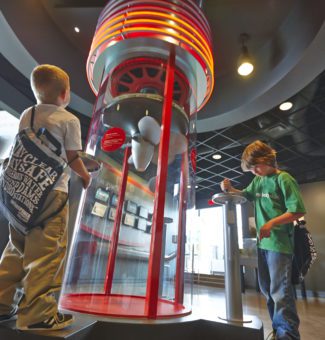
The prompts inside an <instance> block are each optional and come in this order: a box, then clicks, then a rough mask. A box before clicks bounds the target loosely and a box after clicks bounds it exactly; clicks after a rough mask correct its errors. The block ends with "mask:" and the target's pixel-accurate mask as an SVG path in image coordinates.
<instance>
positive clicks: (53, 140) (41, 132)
mask: <svg viewBox="0 0 325 340" xmlns="http://www.w3.org/2000/svg"><path fill="white" fill-rule="evenodd" d="M35 112H36V109H35V105H34V106H33V107H32V114H31V117H30V127H31V129H32V130H33V131H34V119H35ZM36 136H37V137H38V138H39V137H41V136H45V138H46V139H47V140H48V141H49V142H50V143H51V144H52V145H53V146H54V148H55V149H54V150H52V151H53V152H55V154H56V155H57V156H60V155H61V153H62V146H61V143H60V142H59V141H58V140H57V139H56V138H55V137H54V136H53V135H52V134H51V133H50V132H49V131H48V130H47V129H46V128H44V127H43V128H39V129H38V131H37V133H36Z"/></svg>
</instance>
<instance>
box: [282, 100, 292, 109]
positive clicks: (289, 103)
mask: <svg viewBox="0 0 325 340" xmlns="http://www.w3.org/2000/svg"><path fill="white" fill-rule="evenodd" d="M292 106H293V104H292V103H291V102H289V101H287V102H284V103H282V104H281V105H280V106H279V109H280V110H281V111H288V110H290V109H291V108H292Z"/></svg>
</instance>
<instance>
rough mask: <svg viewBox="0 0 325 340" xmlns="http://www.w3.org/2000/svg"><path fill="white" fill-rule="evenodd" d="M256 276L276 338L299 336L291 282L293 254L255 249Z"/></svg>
mask: <svg viewBox="0 0 325 340" xmlns="http://www.w3.org/2000/svg"><path fill="white" fill-rule="evenodd" d="M257 254H258V278H259V284H260V288H261V291H262V293H263V294H264V295H265V297H266V299H267V308H268V310H269V314H270V317H271V320H272V327H273V329H274V331H275V332H276V339H283V340H291V339H295V340H296V339H297V340H298V339H300V335H299V331H298V327H299V317H298V314H297V310H296V302H295V296H294V288H293V285H292V283H291V272H292V255H290V254H283V253H278V252H274V251H271V250H263V249H258V253H257Z"/></svg>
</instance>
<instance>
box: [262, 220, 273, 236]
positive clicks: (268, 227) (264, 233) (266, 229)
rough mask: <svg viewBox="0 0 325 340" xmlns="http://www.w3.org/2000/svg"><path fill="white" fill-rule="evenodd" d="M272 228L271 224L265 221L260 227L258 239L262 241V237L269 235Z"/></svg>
mask: <svg viewBox="0 0 325 340" xmlns="http://www.w3.org/2000/svg"><path fill="white" fill-rule="evenodd" d="M272 228H273V224H272V223H270V222H267V223H265V224H264V225H263V227H262V228H261V229H260V241H262V239H263V238H264V237H266V238H268V237H270V235H271V229H272Z"/></svg>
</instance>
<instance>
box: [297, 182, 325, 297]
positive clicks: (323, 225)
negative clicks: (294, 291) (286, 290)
mask: <svg viewBox="0 0 325 340" xmlns="http://www.w3.org/2000/svg"><path fill="white" fill-rule="evenodd" d="M300 189H301V193H302V196H303V199H304V203H305V206H306V210H307V214H306V216H305V219H306V221H307V228H308V230H309V231H310V232H311V234H312V237H313V240H314V243H315V246H316V250H317V253H318V257H317V260H316V262H315V263H314V264H313V266H312V268H311V270H310V271H309V273H308V274H307V276H306V288H307V290H310V291H314V292H322V293H324V292H325V277H324V271H325V182H315V183H309V184H302V185H300Z"/></svg>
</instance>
